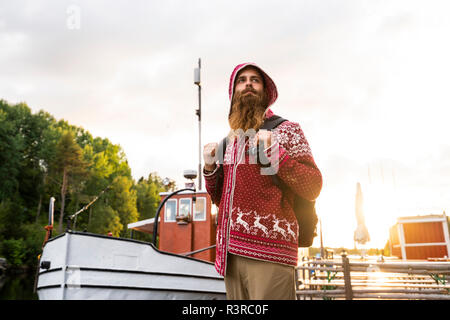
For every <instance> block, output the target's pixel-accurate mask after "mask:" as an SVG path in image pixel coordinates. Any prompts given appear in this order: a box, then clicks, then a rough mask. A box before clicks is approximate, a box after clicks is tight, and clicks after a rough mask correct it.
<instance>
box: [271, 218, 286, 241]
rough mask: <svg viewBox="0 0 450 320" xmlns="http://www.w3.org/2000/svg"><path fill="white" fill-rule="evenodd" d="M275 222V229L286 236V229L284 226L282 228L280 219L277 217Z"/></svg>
mask: <svg viewBox="0 0 450 320" xmlns="http://www.w3.org/2000/svg"><path fill="white" fill-rule="evenodd" d="M274 220H275V224H274V225H273V231H276V232H279V233H281V234H282V235H283V237H284V238H286V230H284V229H283V228H281V227H280V226H279V224H280V220H279V219H277V218H275V219H274Z"/></svg>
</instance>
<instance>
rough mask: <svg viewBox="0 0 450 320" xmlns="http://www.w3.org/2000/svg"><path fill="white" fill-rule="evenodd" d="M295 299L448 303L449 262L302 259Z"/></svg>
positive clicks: (449, 289)
mask: <svg viewBox="0 0 450 320" xmlns="http://www.w3.org/2000/svg"><path fill="white" fill-rule="evenodd" d="M296 278H297V279H296V282H297V291H296V293H297V299H300V300H308V299H310V300H317V299H324V300H333V299H346V300H352V299H374V300H379V299H383V300H384V299H397V300H400V299H408V300H409V299H425V300H450V283H449V280H450V262H404V261H398V262H396V261H390V262H384V261H382V262H368V261H363V262H359V261H358V262H350V261H349V259H348V257H347V256H346V255H345V254H343V255H342V256H341V259H336V260H305V261H302V262H301V263H300V265H299V266H298V267H297V268H296Z"/></svg>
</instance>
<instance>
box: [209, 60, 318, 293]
mask: <svg viewBox="0 0 450 320" xmlns="http://www.w3.org/2000/svg"><path fill="white" fill-rule="evenodd" d="M229 97H230V100H231V106H230V112H229V116H228V121H229V125H230V129H231V131H230V133H229V134H228V138H227V143H226V149H225V151H224V155H223V163H220V162H221V161H219V158H218V155H219V144H218V143H208V144H206V145H205V146H204V149H203V156H204V161H205V166H204V168H203V174H204V177H205V182H206V183H205V185H206V189H207V191H208V193H209V195H210V196H211V199H212V201H213V202H214V203H215V204H216V205H217V206H218V207H219V213H218V226H217V236H216V261H215V268H216V270H217V272H218V273H219V274H220V275H222V276H224V280H225V287H226V292H227V299H231V300H236V299H246V300H248V299H258V300H264V299H270V300H274V299H286V300H289V299H295V298H296V295H295V266H296V265H297V260H298V258H297V256H298V230H299V226H298V223H297V220H296V217H295V214H294V210H293V201H294V200H293V199H294V196H295V195H298V196H301V197H302V198H304V199H307V200H310V201H313V200H315V199H316V198H317V197H318V195H319V193H320V190H321V188H322V175H321V173H320V171H319V169H318V168H317V166H316V164H315V162H314V159H313V156H312V153H311V149H310V147H309V144H308V142H307V140H306V138H305V136H304V134H303V131H302V129H301V128H300V125H299V124H298V123H295V122H290V121H284V122H283V123H281V124H280V125H279V126H277V127H276V128H275V129H273V130H270V131H269V130H260V129H261V127H262V126H263V125H264V123H265V121H268V120H269V119H270V118H272V117H273V116H274V113H273V112H272V111H271V110H270V109H269V107H270V106H271V105H272V104H273V103H274V102H275V101H276V99H277V97H278V92H277V88H276V86H275V83H274V81H273V80H272V79H271V78H270V77H269V76H268V75H267V73H265V72H264V71H263V70H262V69H261V68H260V67H258V66H257V65H256V64H254V63H243V64H240V65H238V66H236V67H235V68H234V70H233V72H232V74H231V77H230V84H229ZM260 146H261V147H262V148H263V153H264V156H265V159H269V160H268V161H269V164H270V167H272V168H275V170H274V171H273V172H272V174H276V175H277V177H278V178H279V179H281V181H282V182H283V183H284V185H286V186H287V187H288V190H283V191H282V190H281V188H280V187H279V186H278V185H276V184H274V183H273V179H272V178H271V176H270V175H269V174H265V173H264V171H263V168H262V166H261V161H258V159H257V158H258V153H257V152H256V153H255V152H251V151H252V150H255V149H257V148H258V147H260Z"/></svg>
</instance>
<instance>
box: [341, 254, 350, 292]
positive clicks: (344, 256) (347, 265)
mask: <svg viewBox="0 0 450 320" xmlns="http://www.w3.org/2000/svg"><path fill="white" fill-rule="evenodd" d="M342 266H343V267H344V283H345V299H346V300H353V289H352V280H351V275H350V263H349V261H348V257H347V254H345V253H342Z"/></svg>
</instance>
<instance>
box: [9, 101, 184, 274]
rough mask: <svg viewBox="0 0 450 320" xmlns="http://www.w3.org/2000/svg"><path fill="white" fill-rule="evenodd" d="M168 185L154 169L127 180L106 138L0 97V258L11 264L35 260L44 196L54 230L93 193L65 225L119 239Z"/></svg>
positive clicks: (120, 157) (149, 212) (120, 154)
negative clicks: (52, 206) (52, 208)
mask: <svg viewBox="0 0 450 320" xmlns="http://www.w3.org/2000/svg"><path fill="white" fill-rule="evenodd" d="M175 187H176V186H175V182H174V181H173V180H171V181H170V183H169V184H168V185H164V184H163V183H162V179H161V178H160V177H159V176H158V175H157V174H156V173H151V174H150V175H149V176H148V177H147V178H144V177H142V178H140V179H139V181H137V182H136V181H134V180H133V178H132V176H131V169H130V167H129V165H128V162H127V159H126V156H125V153H124V151H123V150H122V148H121V147H120V146H119V145H115V144H113V143H111V142H110V141H109V140H108V139H106V138H99V137H95V138H94V137H93V136H92V135H91V134H90V133H89V132H88V131H86V130H84V129H83V128H81V127H77V126H74V125H71V124H69V123H68V122H67V121H65V120H59V121H57V120H56V119H55V118H54V117H53V116H52V115H50V114H49V113H47V112H45V111H43V110H41V111H39V112H37V113H32V112H31V109H30V108H29V107H28V106H27V105H26V104H25V103H19V104H9V103H8V102H6V101H4V100H0V256H2V257H5V258H6V259H7V260H8V262H9V263H10V264H12V265H16V266H17V265H29V266H33V265H34V264H35V263H36V261H37V260H36V259H37V255H38V254H39V253H40V250H41V246H42V242H43V239H44V235H45V230H44V228H43V226H45V225H46V224H47V219H48V205H49V201H50V198H51V197H54V198H55V199H56V201H55V217H54V219H55V224H54V230H53V235H54V236H56V235H58V234H60V233H62V232H64V231H65V228H66V224H67V218H68V217H69V216H71V215H73V214H74V213H75V212H77V211H79V210H80V209H81V208H83V207H84V206H85V205H87V204H88V203H90V202H91V201H92V200H93V199H94V198H95V197H96V196H98V195H99V194H101V196H100V197H99V198H98V200H97V201H96V202H95V203H93V204H92V205H91V206H90V207H89V208H88V209H87V210H86V211H84V212H82V213H81V214H79V215H77V217H76V219H75V220H74V221H73V222H72V226H71V227H72V229H73V230H79V231H87V232H92V233H99V234H107V233H108V232H111V233H112V234H113V235H114V236H122V237H124V236H128V235H129V231H128V230H127V224H129V223H131V222H135V221H138V220H143V219H148V218H151V217H153V216H154V215H155V211H156V209H157V207H158V204H159V202H160V196H159V192H162V191H169V190H174V189H175ZM105 189H106V191H105V192H104V193H101V192H102V190H105ZM140 237H141V239H142V240H148V241H149V240H150V238H148V239H147V238H146V235H140ZM148 237H150V236H148Z"/></svg>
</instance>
